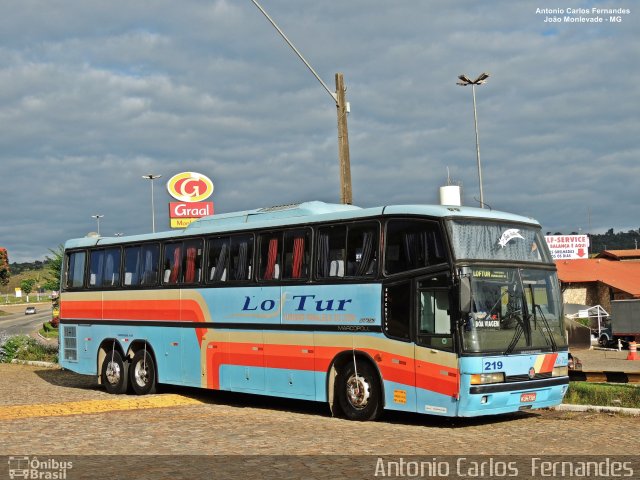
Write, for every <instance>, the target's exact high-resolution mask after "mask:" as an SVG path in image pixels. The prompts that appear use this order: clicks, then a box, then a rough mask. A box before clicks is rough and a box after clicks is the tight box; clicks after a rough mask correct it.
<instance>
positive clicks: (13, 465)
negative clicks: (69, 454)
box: [9, 457, 73, 480]
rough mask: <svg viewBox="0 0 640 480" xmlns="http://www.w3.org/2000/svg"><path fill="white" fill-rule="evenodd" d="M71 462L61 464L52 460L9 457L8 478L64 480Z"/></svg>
mask: <svg viewBox="0 0 640 480" xmlns="http://www.w3.org/2000/svg"><path fill="white" fill-rule="evenodd" d="M71 468H73V462H61V461H58V460H55V459H53V458H48V459H46V460H38V457H33V458H31V459H30V458H29V457H9V478H11V479H14V478H33V479H35V478H37V479H42V480H64V479H66V478H67V470H71Z"/></svg>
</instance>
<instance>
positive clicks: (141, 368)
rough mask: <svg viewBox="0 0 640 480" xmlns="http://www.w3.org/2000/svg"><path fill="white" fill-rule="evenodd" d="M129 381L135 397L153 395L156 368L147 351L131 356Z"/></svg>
mask: <svg viewBox="0 0 640 480" xmlns="http://www.w3.org/2000/svg"><path fill="white" fill-rule="evenodd" d="M129 381H130V383H131V388H133V391H134V392H135V393H136V394H137V395H146V394H148V393H155V391H156V366H155V363H154V362H153V357H152V356H151V354H150V353H149V352H148V351H147V350H138V351H137V352H136V354H135V355H134V356H133V359H132V360H131V367H130V368H129Z"/></svg>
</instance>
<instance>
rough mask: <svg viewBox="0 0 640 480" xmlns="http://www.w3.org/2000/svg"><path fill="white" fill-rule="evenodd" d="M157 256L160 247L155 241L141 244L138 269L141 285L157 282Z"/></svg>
mask: <svg viewBox="0 0 640 480" xmlns="http://www.w3.org/2000/svg"><path fill="white" fill-rule="evenodd" d="M159 256H160V247H159V245H158V244H157V243H154V244H150V245H143V246H142V251H141V256H140V262H139V269H138V271H139V272H140V274H139V277H140V283H141V284H142V285H155V284H157V283H158V260H159Z"/></svg>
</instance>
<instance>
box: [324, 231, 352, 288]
mask: <svg viewBox="0 0 640 480" xmlns="http://www.w3.org/2000/svg"><path fill="white" fill-rule="evenodd" d="M346 239H347V228H346V227H345V226H344V225H339V226H335V227H325V228H321V229H319V230H318V248H317V253H316V255H317V262H316V267H317V270H318V278H336V277H338V278H341V277H344V275H345V258H346V250H347V249H346Z"/></svg>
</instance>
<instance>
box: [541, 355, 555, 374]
mask: <svg viewBox="0 0 640 480" xmlns="http://www.w3.org/2000/svg"><path fill="white" fill-rule="evenodd" d="M557 358H558V354H557V353H548V354H547V355H545V356H544V361H543V362H542V367H541V368H540V372H541V373H548V372H551V371H552V370H553V366H554V365H555V364H556V359H557Z"/></svg>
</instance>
